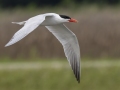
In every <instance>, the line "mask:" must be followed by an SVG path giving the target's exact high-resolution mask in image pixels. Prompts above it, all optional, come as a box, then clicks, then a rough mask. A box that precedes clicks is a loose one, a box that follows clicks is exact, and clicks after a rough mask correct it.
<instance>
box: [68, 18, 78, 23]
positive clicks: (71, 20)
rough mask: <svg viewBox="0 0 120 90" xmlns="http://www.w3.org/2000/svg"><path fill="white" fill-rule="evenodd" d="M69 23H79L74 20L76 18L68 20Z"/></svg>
mask: <svg viewBox="0 0 120 90" xmlns="http://www.w3.org/2000/svg"><path fill="white" fill-rule="evenodd" d="M68 21H69V22H75V23H77V22H78V21H77V20H76V19H74V18H71V19H70V20H68Z"/></svg>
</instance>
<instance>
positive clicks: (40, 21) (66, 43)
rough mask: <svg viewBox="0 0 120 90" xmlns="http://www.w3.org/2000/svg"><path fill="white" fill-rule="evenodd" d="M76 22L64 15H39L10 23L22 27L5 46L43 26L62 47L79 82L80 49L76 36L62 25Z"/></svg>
mask: <svg viewBox="0 0 120 90" xmlns="http://www.w3.org/2000/svg"><path fill="white" fill-rule="evenodd" d="M65 22H77V20H75V19H73V18H70V17H69V16H66V15H59V14H56V13H46V14H40V15H37V16H35V17H32V18H30V19H28V20H26V21H23V22H12V23H14V24H19V25H24V26H23V27H22V28H21V29H20V30H19V31H17V32H16V33H15V34H14V36H13V37H12V39H11V40H10V41H9V42H8V43H7V44H6V45H5V47H7V46H10V45H12V44H14V43H16V42H18V41H20V40H21V39H23V38H24V37H25V36H27V35H28V34H29V33H31V32H32V31H33V30H34V29H36V28H37V27H38V26H39V25H43V26H45V27H46V28H47V29H48V30H49V31H50V32H51V33H52V34H53V35H54V36H55V37H56V38H57V39H58V40H59V41H60V43H61V44H62V45H63V48H64V52H65V56H66V57H67V60H68V62H69V64H70V66H71V67H72V70H73V72H74V75H75V77H76V79H77V81H78V83H79V82H80V49H79V44H78V40H77V38H76V35H75V34H74V33H73V32H72V31H70V30H69V29H68V28H67V27H66V26H65V25H64V24H63V23H65Z"/></svg>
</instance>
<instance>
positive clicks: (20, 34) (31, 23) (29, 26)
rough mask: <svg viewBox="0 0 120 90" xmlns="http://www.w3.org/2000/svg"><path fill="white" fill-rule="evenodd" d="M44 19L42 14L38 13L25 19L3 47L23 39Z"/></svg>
mask: <svg viewBox="0 0 120 90" xmlns="http://www.w3.org/2000/svg"><path fill="white" fill-rule="evenodd" d="M44 20H45V16H44V15H38V16H35V17H32V18H30V19H29V20H28V21H26V23H25V25H24V26H23V27H22V28H21V29H20V30H19V31H17V32H16V33H15V34H14V36H13V37H12V39H11V40H10V41H9V42H8V43H7V44H6V45H5V47H7V46H10V45H12V44H14V43H16V42H18V41H20V40H21V39H23V38H24V37H25V36H27V35H28V34H29V33H31V32H32V31H33V30H34V29H36V28H37V27H38V26H39V25H40V24H41V23H42V22H43V21H44Z"/></svg>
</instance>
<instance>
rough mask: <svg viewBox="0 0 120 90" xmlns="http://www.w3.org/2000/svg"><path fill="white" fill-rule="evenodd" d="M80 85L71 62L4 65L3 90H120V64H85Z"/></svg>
mask: <svg viewBox="0 0 120 90" xmlns="http://www.w3.org/2000/svg"><path fill="white" fill-rule="evenodd" d="M81 65H82V73H81V83H80V84H78V83H77V81H76V79H75V77H74V75H73V73H72V70H71V68H70V66H69V65H68V63H67V61H51V62H49V61H48V62H47V61H40V62H38V61H37V62H13V63H9V62H4V63H1V64H0V90H113V89H114V90H120V85H119V83H120V62H119V61H103V60H99V61H83V62H82V64H81Z"/></svg>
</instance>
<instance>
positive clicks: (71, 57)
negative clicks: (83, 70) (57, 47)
mask: <svg viewBox="0 0 120 90" xmlns="http://www.w3.org/2000/svg"><path fill="white" fill-rule="evenodd" d="M45 27H46V28H47V29H48V30H49V31H50V32H52V34H53V35H54V36H55V37H56V38H57V39H58V40H59V41H60V43H61V44H62V45H63V48H64V52H65V55H66V57H67V59H68V61H69V64H70V66H71V67H72V70H73V72H74V75H75V77H76V79H77V81H78V82H80V49H79V44H78V40H77V38H76V36H75V34H74V33H73V32H72V31H70V30H69V29H68V28H67V27H66V26H65V25H63V24H59V25H55V26H45Z"/></svg>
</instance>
